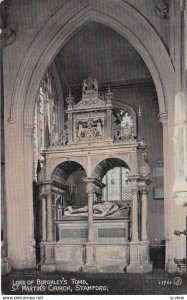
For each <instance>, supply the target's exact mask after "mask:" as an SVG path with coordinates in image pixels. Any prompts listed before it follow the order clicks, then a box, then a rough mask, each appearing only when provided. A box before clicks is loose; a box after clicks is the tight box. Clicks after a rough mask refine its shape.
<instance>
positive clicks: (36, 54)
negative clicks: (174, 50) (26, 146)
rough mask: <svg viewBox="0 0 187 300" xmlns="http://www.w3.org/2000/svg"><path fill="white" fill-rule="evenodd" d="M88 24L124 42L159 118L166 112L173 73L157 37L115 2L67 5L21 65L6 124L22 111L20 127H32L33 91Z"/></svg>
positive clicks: (128, 8) (132, 11)
mask: <svg viewBox="0 0 187 300" xmlns="http://www.w3.org/2000/svg"><path fill="white" fill-rule="evenodd" d="M90 21H95V22H99V23H101V24H104V25H106V26H108V27H110V28H111V29H113V30H115V31H116V32H118V33H119V34H120V35H122V36H123V37H124V38H126V39H127V40H128V41H129V42H130V43H131V44H132V45H133V46H134V48H135V49H136V50H137V52H138V53H139V54H140V55H141V57H142V58H143V60H144V62H145V63H146V65H147V67H148V69H149V71H150V73H151V75H152V78H153V80H154V83H155V87H156V90H157V94H158V101H159V110H160V114H163V113H165V112H167V104H168V103H167V99H171V96H172V91H173V87H174V84H173V82H174V70H173V67H172V64H171V61H170V58H169V55H168V53H167V51H166V49H165V47H164V45H163V43H162V41H161V39H160V37H159V36H158V34H157V33H156V32H155V31H154V29H153V28H152V27H151V25H150V24H149V23H148V22H147V21H146V20H145V18H144V17H143V16H142V15H141V14H140V13H138V12H137V11H136V10H135V9H134V8H133V7H131V6H130V5H129V4H127V3H125V2H123V1H118V5H116V1H115V0H103V1H99V0H96V1H94V3H93V1H89V0H83V1H81V2H77V1H74V0H71V1H68V3H67V4H66V5H64V6H63V7H62V8H61V9H59V10H58V12H57V13H56V14H54V15H53V16H52V17H51V18H50V19H49V20H48V22H47V23H46V24H45V25H44V26H43V28H42V29H41V31H40V32H39V34H38V35H37V36H36V38H35V39H34V40H33V43H32V45H31V47H30V48H29V50H28V51H27V53H26V55H25V57H24V60H23V61H22V64H21V67H20V69H19V73H18V76H17V79H16V82H15V89H14V92H13V97H12V104H11V108H10V116H9V121H12V122H14V121H16V120H18V119H19V118H20V117H22V118H23V114H22V116H20V112H22V111H23V107H24V119H23V122H24V124H30V125H32V124H33V112H34V105H35V98H36V94H37V89H38V86H39V83H40V81H41V78H42V76H43V74H44V73H45V71H46V69H47V68H48V67H49V65H50V64H51V62H52V61H53V59H54V57H55V56H56V54H57V53H58V51H59V50H60V49H61V48H62V47H63V46H64V45H65V44H66V42H67V41H68V40H69V39H70V38H71V37H72V36H73V34H75V33H76V32H77V31H78V30H79V29H81V28H82V27H83V26H85V25H86V24H87V23H89V22H90ZM16 99H17V101H16Z"/></svg>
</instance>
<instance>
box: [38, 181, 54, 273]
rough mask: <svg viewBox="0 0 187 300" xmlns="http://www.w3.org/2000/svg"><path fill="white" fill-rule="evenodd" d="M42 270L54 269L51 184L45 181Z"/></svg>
mask: <svg viewBox="0 0 187 300" xmlns="http://www.w3.org/2000/svg"><path fill="white" fill-rule="evenodd" d="M42 194H43V195H42V238H43V240H42V243H41V246H42V266H41V269H42V271H54V270H55V264H54V241H53V214H52V193H51V186H50V184H49V183H48V182H44V186H43V193H42Z"/></svg>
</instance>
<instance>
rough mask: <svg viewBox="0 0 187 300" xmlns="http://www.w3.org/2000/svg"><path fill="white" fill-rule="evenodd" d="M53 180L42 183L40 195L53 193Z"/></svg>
mask: <svg viewBox="0 0 187 300" xmlns="http://www.w3.org/2000/svg"><path fill="white" fill-rule="evenodd" d="M51 191H52V190H51V182H50V181H47V182H45V183H41V184H40V196H46V195H49V194H50V193H51Z"/></svg>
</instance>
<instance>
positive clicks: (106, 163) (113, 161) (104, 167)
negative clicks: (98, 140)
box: [92, 157, 130, 181]
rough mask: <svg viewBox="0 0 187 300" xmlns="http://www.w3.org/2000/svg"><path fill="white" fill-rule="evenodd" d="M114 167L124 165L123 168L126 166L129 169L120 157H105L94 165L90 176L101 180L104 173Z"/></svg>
mask: <svg viewBox="0 0 187 300" xmlns="http://www.w3.org/2000/svg"><path fill="white" fill-rule="evenodd" d="M115 167H125V168H128V169H129V170H130V168H129V166H128V165H127V163H126V162H124V161H123V160H122V159H119V158H115V157H112V158H106V159H104V160H102V161H101V162H99V163H98V164H97V165H96V167H95V169H94V171H93V173H92V177H93V178H96V179H98V180H101V181H102V179H103V177H104V176H105V174H106V173H107V172H108V171H109V170H111V169H113V168H115Z"/></svg>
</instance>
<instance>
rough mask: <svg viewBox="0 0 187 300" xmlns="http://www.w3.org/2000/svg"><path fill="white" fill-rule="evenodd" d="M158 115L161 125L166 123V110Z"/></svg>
mask: <svg viewBox="0 0 187 300" xmlns="http://www.w3.org/2000/svg"><path fill="white" fill-rule="evenodd" d="M158 117H159V121H160V123H162V126H164V125H167V124H168V113H167V112H164V113H160V114H158Z"/></svg>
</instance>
